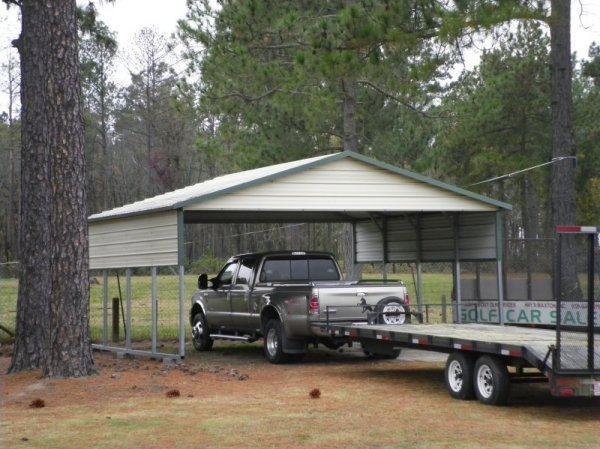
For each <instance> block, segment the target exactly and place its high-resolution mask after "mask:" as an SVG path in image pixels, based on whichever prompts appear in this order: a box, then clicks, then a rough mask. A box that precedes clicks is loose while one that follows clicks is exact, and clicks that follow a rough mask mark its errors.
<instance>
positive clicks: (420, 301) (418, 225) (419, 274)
mask: <svg viewBox="0 0 600 449" xmlns="http://www.w3.org/2000/svg"><path fill="white" fill-rule="evenodd" d="M415 228H416V229H415V234H416V235H417V304H418V306H419V313H420V314H421V316H423V269H422V265H421V259H422V257H423V256H422V252H423V241H422V236H421V214H417V222H416V226H415Z"/></svg>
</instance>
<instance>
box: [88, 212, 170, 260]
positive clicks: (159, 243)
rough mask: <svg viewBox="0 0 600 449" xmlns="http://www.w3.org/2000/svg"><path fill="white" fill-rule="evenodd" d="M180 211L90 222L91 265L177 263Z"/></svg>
mask: <svg viewBox="0 0 600 449" xmlns="http://www.w3.org/2000/svg"><path fill="white" fill-rule="evenodd" d="M177 229H178V228H177V211H176V210H174V211H169V212H161V213H156V214H151V215H138V216H134V217H129V218H118V219H113V220H109V221H101V222H93V223H90V268H92V269H104V268H129V267H148V266H168V265H177V263H178V257H177V255H178V251H177V242H178V240H177Z"/></svg>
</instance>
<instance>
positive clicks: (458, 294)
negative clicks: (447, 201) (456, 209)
mask: <svg viewBox="0 0 600 449" xmlns="http://www.w3.org/2000/svg"><path fill="white" fill-rule="evenodd" d="M458 225H459V223H458V214H454V273H455V277H454V291H455V292H456V322H457V323H458V324H461V323H462V291H461V288H460V257H459V247H460V245H459V241H458V239H459V237H460V234H459V232H458Z"/></svg>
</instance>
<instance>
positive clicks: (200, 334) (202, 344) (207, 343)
mask: <svg viewBox="0 0 600 449" xmlns="http://www.w3.org/2000/svg"><path fill="white" fill-rule="evenodd" d="M192 343H193V344H194V348H195V349H196V351H210V350H211V349H212V347H213V339H212V338H210V335H209V333H208V325H207V323H206V318H205V317H204V315H203V314H202V313H197V314H196V315H194V319H193V320H192Z"/></svg>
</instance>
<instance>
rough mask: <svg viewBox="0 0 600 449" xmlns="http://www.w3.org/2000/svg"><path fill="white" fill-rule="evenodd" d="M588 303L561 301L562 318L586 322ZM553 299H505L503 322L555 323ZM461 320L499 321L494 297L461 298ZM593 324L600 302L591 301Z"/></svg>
mask: <svg viewBox="0 0 600 449" xmlns="http://www.w3.org/2000/svg"><path fill="white" fill-rule="evenodd" d="M587 307H588V306H587V303H586V302H581V301H576V302H575V301H574V302H563V303H562V313H561V315H562V316H561V321H562V324H563V325H565V326H586V325H587ZM557 315H558V314H557V311H556V302H555V301H505V302H504V322H505V323H508V324H543V325H555V324H556V321H557ZM461 318H462V322H463V323H469V322H475V323H498V322H500V320H499V310H498V302H497V301H481V302H471V301H469V302H463V304H462V309H461ZM594 326H599V327H600V303H595V305H594Z"/></svg>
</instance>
